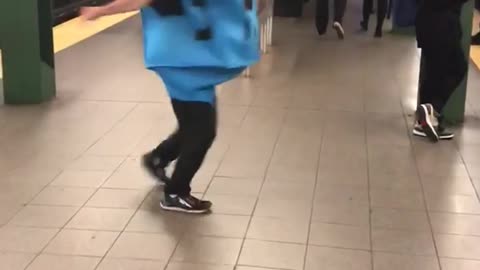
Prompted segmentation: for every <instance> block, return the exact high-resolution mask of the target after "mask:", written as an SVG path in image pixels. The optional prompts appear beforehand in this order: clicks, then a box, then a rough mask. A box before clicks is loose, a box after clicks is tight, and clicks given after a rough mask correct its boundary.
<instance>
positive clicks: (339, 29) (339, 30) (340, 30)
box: [333, 22, 345, 39]
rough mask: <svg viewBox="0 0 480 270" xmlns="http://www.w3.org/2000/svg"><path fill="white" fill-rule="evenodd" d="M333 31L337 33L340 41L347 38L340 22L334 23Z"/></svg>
mask: <svg viewBox="0 0 480 270" xmlns="http://www.w3.org/2000/svg"><path fill="white" fill-rule="evenodd" d="M333 29H335V31H336V32H337V36H338V38H339V39H344V38H345V31H344V30H343V26H342V24H341V23H339V22H334V23H333Z"/></svg>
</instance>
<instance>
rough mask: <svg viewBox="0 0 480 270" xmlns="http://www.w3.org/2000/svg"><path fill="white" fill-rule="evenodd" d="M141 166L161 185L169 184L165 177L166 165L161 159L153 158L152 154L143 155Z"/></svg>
mask: <svg viewBox="0 0 480 270" xmlns="http://www.w3.org/2000/svg"><path fill="white" fill-rule="evenodd" d="M142 165H143V167H145V169H146V170H147V171H148V172H149V173H150V174H151V175H152V176H153V177H154V178H155V180H156V181H157V182H159V183H161V184H164V183H168V182H170V178H169V177H168V176H167V173H166V168H167V166H168V163H166V162H164V161H162V159H160V158H159V157H157V156H155V154H153V152H150V153H148V154H145V155H143V157H142Z"/></svg>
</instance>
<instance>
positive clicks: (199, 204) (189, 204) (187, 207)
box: [160, 194, 212, 214]
mask: <svg viewBox="0 0 480 270" xmlns="http://www.w3.org/2000/svg"><path fill="white" fill-rule="evenodd" d="M160 207H162V209H164V210H167V211H175V212H183V213H190V214H205V213H208V212H210V209H211V208H212V203H211V202H210V201H204V200H200V199H197V198H195V197H193V196H192V195H186V196H179V195H175V194H165V199H164V200H163V201H161V202H160Z"/></svg>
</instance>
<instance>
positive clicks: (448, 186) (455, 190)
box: [422, 176, 475, 195]
mask: <svg viewBox="0 0 480 270" xmlns="http://www.w3.org/2000/svg"><path fill="white" fill-rule="evenodd" d="M422 182H423V187H424V190H425V193H431V194H437V195H440V194H442V195H455V194H457V195H475V188H474V187H473V185H472V181H471V180H470V178H469V177H468V176H467V177H423V179H422Z"/></svg>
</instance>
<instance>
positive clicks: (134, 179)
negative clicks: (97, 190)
mask: <svg viewBox="0 0 480 270" xmlns="http://www.w3.org/2000/svg"><path fill="white" fill-rule="evenodd" d="M153 185H154V181H153V180H152V178H151V176H150V175H149V174H148V172H147V171H145V170H144V169H143V168H142V166H141V163H140V160H139V159H138V158H129V159H127V160H126V161H125V162H124V163H123V164H122V165H121V166H120V167H119V168H118V170H117V171H115V172H114V173H113V175H112V176H111V177H110V178H108V180H107V181H106V182H105V183H104V184H103V185H102V187H104V188H121V189H142V190H143V189H146V188H150V187H152V186H153Z"/></svg>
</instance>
